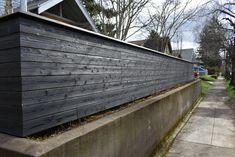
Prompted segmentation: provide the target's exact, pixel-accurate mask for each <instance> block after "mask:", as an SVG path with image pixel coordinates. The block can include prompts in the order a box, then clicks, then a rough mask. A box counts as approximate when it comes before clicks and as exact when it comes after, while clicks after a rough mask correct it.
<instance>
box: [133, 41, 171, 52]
mask: <svg viewBox="0 0 235 157" xmlns="http://www.w3.org/2000/svg"><path fill="white" fill-rule="evenodd" d="M146 41H147V39H144V40H136V41H130V43H132V44H135V45H139V46H144V45H145V43H146ZM157 46H158V45H156V47H157ZM167 46H168V47H167ZM166 48H168V49H169V53H172V47H171V42H170V41H168V43H167V45H166V47H165V50H166Z"/></svg>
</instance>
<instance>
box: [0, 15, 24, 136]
mask: <svg viewBox="0 0 235 157" xmlns="http://www.w3.org/2000/svg"><path fill="white" fill-rule="evenodd" d="M19 27H20V25H19V19H17V18H15V19H10V18H9V19H7V20H0V131H1V132H5V133H8V134H13V135H19V136H21V135H22V133H23V132H22V126H23V125H22V124H23V121H22V118H23V112H22V109H23V108H22V104H21V102H22V95H21V91H22V89H21V87H22V86H21V77H20V73H21V70H20V67H21V66H20V31H19Z"/></svg>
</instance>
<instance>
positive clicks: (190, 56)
mask: <svg viewBox="0 0 235 157" xmlns="http://www.w3.org/2000/svg"><path fill="white" fill-rule="evenodd" d="M173 54H174V56H178V57H180V58H182V59H184V60H187V61H190V62H192V63H193V64H194V65H193V71H194V72H196V73H197V74H198V75H199V76H203V75H208V70H207V69H205V68H204V67H203V62H202V61H201V60H200V59H198V58H196V54H195V52H194V49H193V48H189V49H181V50H173Z"/></svg>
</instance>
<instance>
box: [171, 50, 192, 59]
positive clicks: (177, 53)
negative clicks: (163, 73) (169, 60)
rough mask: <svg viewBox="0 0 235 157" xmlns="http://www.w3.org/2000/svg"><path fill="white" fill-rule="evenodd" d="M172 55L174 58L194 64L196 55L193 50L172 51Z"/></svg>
mask: <svg viewBox="0 0 235 157" xmlns="http://www.w3.org/2000/svg"><path fill="white" fill-rule="evenodd" d="M173 54H174V56H178V57H180V58H182V59H184V60H187V61H190V62H196V55H195V53H194V49H193V48H189V49H181V50H173Z"/></svg>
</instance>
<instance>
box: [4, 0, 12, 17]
mask: <svg viewBox="0 0 235 157" xmlns="http://www.w3.org/2000/svg"><path fill="white" fill-rule="evenodd" d="M12 12H13V7H12V0H6V4H5V15H9V14H11V13H12Z"/></svg>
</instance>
